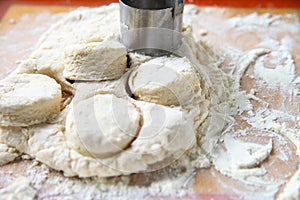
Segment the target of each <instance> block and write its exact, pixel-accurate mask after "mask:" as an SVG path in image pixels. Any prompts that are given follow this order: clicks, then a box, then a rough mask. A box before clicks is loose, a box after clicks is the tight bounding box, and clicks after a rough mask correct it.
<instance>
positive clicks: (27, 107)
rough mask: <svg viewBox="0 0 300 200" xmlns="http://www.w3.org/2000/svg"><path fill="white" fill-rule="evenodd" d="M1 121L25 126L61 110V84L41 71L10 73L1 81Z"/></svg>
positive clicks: (54, 114) (41, 120)
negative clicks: (10, 74)
mask: <svg viewBox="0 0 300 200" xmlns="http://www.w3.org/2000/svg"><path fill="white" fill-rule="evenodd" d="M0 97H1V98H0V125H1V126H28V125H33V124H39V123H42V122H46V121H47V120H50V119H52V118H54V117H55V116H57V115H58V114H59V112H60V103H61V87H60V85H59V84H58V83H56V81H55V80H54V79H52V78H50V77H48V76H45V75H41V74H20V75H12V76H10V77H8V78H6V79H4V80H2V81H0Z"/></svg>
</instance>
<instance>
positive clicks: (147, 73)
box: [129, 57, 201, 106]
mask: <svg viewBox="0 0 300 200" xmlns="http://www.w3.org/2000/svg"><path fill="white" fill-rule="evenodd" d="M129 87H130V90H131V92H132V93H133V95H134V97H135V98H136V99H138V100H142V101H147V102H152V103H157V104H162V105H167V106H171V105H174V106H179V105H182V106H184V105H186V104H189V103H191V102H192V101H193V99H194V98H195V96H196V95H198V91H199V90H201V89H200V79H199V78H198V76H197V74H196V72H195V70H194V69H193V67H192V64H191V63H190V62H189V61H188V59H186V58H176V57H160V58H155V59H153V60H151V61H148V62H145V63H143V64H141V65H140V66H139V67H138V68H137V69H135V70H134V71H133V72H132V73H131V75H130V78H129ZM200 92H201V91H200Z"/></svg>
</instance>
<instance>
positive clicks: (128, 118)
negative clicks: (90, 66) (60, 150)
mask: <svg viewBox="0 0 300 200" xmlns="http://www.w3.org/2000/svg"><path fill="white" fill-rule="evenodd" d="M139 129H140V113H139V111H138V110H137V109H136V108H135V107H134V105H133V104H132V103H130V101H127V100H125V99H121V98H118V97H116V96H115V95H113V94H98V95H95V96H93V97H90V98H88V99H85V100H82V101H79V102H77V103H73V105H72V108H71V110H70V111H69V113H68V116H67V120H66V136H67V138H68V141H69V142H70V145H71V146H72V147H73V148H74V149H76V150H77V151H78V152H80V153H82V154H83V155H86V156H92V157H95V158H107V157H111V156H113V155H115V154H117V153H119V152H121V151H122V150H124V149H125V148H126V147H128V146H129V145H130V143H131V142H132V141H133V140H134V138H135V137H136V136H137V134H138V132H139Z"/></svg>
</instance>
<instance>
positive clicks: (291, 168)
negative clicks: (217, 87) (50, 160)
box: [0, 5, 300, 199]
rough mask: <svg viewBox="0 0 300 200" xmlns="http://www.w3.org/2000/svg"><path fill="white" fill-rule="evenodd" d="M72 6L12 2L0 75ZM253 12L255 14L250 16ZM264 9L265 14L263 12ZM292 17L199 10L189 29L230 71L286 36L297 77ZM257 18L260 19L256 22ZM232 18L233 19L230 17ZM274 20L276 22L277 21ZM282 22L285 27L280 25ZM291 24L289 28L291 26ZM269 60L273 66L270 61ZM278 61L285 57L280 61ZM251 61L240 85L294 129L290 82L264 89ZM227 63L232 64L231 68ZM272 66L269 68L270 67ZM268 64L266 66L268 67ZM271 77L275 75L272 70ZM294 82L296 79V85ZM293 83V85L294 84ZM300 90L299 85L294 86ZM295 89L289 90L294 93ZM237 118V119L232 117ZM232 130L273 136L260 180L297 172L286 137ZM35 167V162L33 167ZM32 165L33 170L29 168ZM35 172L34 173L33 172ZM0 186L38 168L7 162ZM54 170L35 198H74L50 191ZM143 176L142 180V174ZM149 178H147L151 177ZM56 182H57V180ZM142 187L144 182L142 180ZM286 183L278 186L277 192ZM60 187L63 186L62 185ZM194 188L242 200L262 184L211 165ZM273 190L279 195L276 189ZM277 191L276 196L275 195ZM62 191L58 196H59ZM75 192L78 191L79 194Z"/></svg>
mask: <svg viewBox="0 0 300 200" xmlns="http://www.w3.org/2000/svg"><path fill="white" fill-rule="evenodd" d="M72 9H74V8H73V7H56V6H54V7H47V6H21V5H16V6H12V7H11V8H10V9H9V10H8V12H7V13H6V15H5V16H4V18H3V19H2V22H1V26H0V45H1V47H2V48H1V50H0V63H1V68H0V78H1V79H2V78H4V77H5V76H7V75H8V74H9V73H10V72H11V71H12V70H13V69H15V68H16V67H17V64H18V62H19V61H20V60H22V59H25V58H26V57H28V55H29V54H30V53H31V52H32V51H33V49H34V45H35V44H36V42H37V41H38V38H39V36H40V35H41V34H42V33H43V32H44V31H45V30H47V29H48V28H49V27H50V25H51V24H53V23H55V22H56V21H57V20H58V19H60V18H61V17H62V16H63V15H64V12H67V11H70V10H72ZM253 12H256V13H258V14H260V16H262V17H259V16H256V15H249V14H251V13H253ZM264 13H269V14H268V15H263V14H264ZM246 15H248V16H250V17H248V18H247V20H244V21H243V20H242V19H241V18H233V17H236V16H246ZM297 16H298V17H299V16H300V10H288V9H276V10H265V9H259V10H257V9H255V10H254V9H230V8H201V9H200V12H199V14H198V15H197V17H196V19H195V18H193V19H194V21H193V28H194V31H195V34H196V36H197V37H198V38H199V39H202V40H204V41H206V42H207V43H208V44H209V45H212V46H213V48H214V49H216V51H217V52H218V53H219V54H220V55H221V56H223V57H224V64H223V66H224V70H225V71H227V72H229V71H231V70H234V69H233V68H230V67H228V66H230V65H227V64H228V63H230V61H231V59H232V57H233V54H234V55H242V54H244V53H247V52H248V51H250V50H252V49H255V48H257V47H258V44H260V43H262V42H263V41H264V40H265V41H269V39H273V40H276V41H279V43H280V42H282V41H283V40H290V41H292V43H289V42H287V43H289V45H290V50H291V51H292V53H293V59H294V61H295V65H296V68H297V72H296V73H295V76H298V77H299V76H300V27H299V20H298V19H297ZM229 18H232V19H233V20H231V21H230V23H235V25H234V26H232V24H230V23H229V20H228V19H229ZM191 19H192V18H191ZM257 19H259V21H257ZM234 20H236V21H234ZM278 21H279V22H278ZM283 22H286V25H283V24H285V23H283ZM292 25H294V27H292ZM264 62H266V63H268V62H270V65H271V66H272V62H271V61H268V58H267V60H266V61H264ZM282 62H283V63H284V62H285V61H282ZM254 63H255V60H253V62H252V64H251V65H250V67H249V69H248V70H247V72H246V74H245V76H244V77H243V78H242V88H243V89H244V90H245V91H247V92H249V93H253V91H255V95H256V96H257V97H258V98H259V99H260V100H262V101H264V102H267V104H268V105H266V104H263V103H261V102H260V101H256V100H253V104H254V105H255V107H256V108H255V109H259V108H261V107H263V106H265V107H266V108H268V109H272V110H278V111H281V112H282V113H286V114H288V115H291V116H298V118H297V117H296V118H295V119H292V120H290V119H289V118H287V117H284V116H282V119H281V118H279V119H276V120H278V121H279V122H282V123H285V124H286V126H287V127H291V128H294V129H297V130H299V128H300V127H299V126H300V124H299V113H300V97H299V93H298V94H296V95H295V94H292V93H291V92H290V91H289V88H290V86H287V85H284V84H278V85H276V86H274V85H273V86H272V87H269V85H268V83H266V81H263V80H262V79H263V78H261V77H255V76H257V74H256V75H254V74H255V69H254V67H253V64H254ZM231 67H232V66H231ZM271 68H272V67H271ZM271 68H270V69H271ZM274 76H275V74H274ZM295 84H297V83H295ZM295 84H294V85H295ZM295 88H296V89H299V84H298V86H295ZM296 89H295V90H294V91H296ZM237 121H238V122H239V121H240V120H239V118H237ZM235 129H236V132H239V133H241V132H243V131H245V132H247V133H244V134H240V135H239V137H240V138H243V139H244V140H246V141H251V142H256V143H262V144H266V143H267V141H268V140H269V138H272V139H273V142H274V143H273V152H272V154H271V156H270V157H269V159H268V160H267V161H265V162H264V163H263V164H262V165H263V166H264V167H265V168H266V169H267V172H268V173H267V174H266V175H265V177H264V178H265V179H267V180H270V181H272V180H274V181H278V180H280V181H288V180H289V178H290V177H291V176H292V175H293V174H294V173H295V172H296V170H297V163H298V162H299V157H297V155H296V146H295V144H293V143H292V142H291V141H290V140H289V139H287V137H285V136H282V137H281V136H279V135H280V133H278V132H276V130H275V131H274V132H272V131H271V130H267V129H266V130H257V129H254V128H250V126H249V125H248V124H246V123H238V125H237V126H236V128H235ZM36 165H37V166H36ZM33 168H34V169H35V170H33ZM32 173H36V174H32ZM0 174H1V179H0V189H1V188H5V187H6V186H8V185H9V184H10V183H12V182H13V181H14V180H15V179H16V178H17V177H18V176H21V175H22V176H25V177H26V176H31V178H32V177H35V176H36V177H38V176H45V174H44V173H43V167H41V166H39V164H37V163H34V162H33V161H32V160H26V161H24V160H18V161H15V162H13V163H11V164H8V165H6V166H3V167H0ZM61 176H62V175H61V174H60V173H59V172H55V171H50V172H49V174H47V177H48V178H46V179H44V180H43V181H41V183H40V184H41V185H42V187H40V186H39V188H40V189H39V190H38V196H39V197H42V199H51V198H57V199H59V198H60V197H64V198H66V197H68V196H69V197H76V196H78V195H79V194H80V191H75V192H74V193H73V194H60V193H58V194H55V195H57V196H55V195H54V196H51V195H53V194H52V193H51V192H49V191H51V190H52V189H53V188H54V187H56V185H55V183H54V182H53V181H48V180H51V179H55V178H54V177H61ZM145 177H146V178H145ZM148 179H149V177H147V175H143V174H141V175H133V176H132V180H133V182H135V184H140V183H141V182H143V181H149V180H148ZM150 179H151V178H150ZM57 184H59V183H57ZM141 184H142V185H147V183H141ZM284 185H285V184H282V186H281V187H280V189H279V192H280V191H282V189H283V188H284ZM61 187H64V185H61ZM193 187H194V189H195V191H196V194H195V195H192V196H190V197H189V198H191V199H192V198H200V199H233V198H234V199H240V198H241V199H242V198H244V197H248V198H250V199H251V196H252V195H253V196H255V197H256V198H263V197H264V193H265V190H266V188H265V187H257V186H255V185H247V184H245V183H243V182H241V181H238V180H233V179H232V178H229V177H226V176H224V175H222V174H221V173H219V172H218V171H217V170H215V169H214V168H210V169H201V170H199V171H197V173H196V174H195V182H194V184H193ZM279 192H278V193H279ZM278 193H277V194H276V195H278ZM60 195H61V196H60ZM79 196H80V195H79Z"/></svg>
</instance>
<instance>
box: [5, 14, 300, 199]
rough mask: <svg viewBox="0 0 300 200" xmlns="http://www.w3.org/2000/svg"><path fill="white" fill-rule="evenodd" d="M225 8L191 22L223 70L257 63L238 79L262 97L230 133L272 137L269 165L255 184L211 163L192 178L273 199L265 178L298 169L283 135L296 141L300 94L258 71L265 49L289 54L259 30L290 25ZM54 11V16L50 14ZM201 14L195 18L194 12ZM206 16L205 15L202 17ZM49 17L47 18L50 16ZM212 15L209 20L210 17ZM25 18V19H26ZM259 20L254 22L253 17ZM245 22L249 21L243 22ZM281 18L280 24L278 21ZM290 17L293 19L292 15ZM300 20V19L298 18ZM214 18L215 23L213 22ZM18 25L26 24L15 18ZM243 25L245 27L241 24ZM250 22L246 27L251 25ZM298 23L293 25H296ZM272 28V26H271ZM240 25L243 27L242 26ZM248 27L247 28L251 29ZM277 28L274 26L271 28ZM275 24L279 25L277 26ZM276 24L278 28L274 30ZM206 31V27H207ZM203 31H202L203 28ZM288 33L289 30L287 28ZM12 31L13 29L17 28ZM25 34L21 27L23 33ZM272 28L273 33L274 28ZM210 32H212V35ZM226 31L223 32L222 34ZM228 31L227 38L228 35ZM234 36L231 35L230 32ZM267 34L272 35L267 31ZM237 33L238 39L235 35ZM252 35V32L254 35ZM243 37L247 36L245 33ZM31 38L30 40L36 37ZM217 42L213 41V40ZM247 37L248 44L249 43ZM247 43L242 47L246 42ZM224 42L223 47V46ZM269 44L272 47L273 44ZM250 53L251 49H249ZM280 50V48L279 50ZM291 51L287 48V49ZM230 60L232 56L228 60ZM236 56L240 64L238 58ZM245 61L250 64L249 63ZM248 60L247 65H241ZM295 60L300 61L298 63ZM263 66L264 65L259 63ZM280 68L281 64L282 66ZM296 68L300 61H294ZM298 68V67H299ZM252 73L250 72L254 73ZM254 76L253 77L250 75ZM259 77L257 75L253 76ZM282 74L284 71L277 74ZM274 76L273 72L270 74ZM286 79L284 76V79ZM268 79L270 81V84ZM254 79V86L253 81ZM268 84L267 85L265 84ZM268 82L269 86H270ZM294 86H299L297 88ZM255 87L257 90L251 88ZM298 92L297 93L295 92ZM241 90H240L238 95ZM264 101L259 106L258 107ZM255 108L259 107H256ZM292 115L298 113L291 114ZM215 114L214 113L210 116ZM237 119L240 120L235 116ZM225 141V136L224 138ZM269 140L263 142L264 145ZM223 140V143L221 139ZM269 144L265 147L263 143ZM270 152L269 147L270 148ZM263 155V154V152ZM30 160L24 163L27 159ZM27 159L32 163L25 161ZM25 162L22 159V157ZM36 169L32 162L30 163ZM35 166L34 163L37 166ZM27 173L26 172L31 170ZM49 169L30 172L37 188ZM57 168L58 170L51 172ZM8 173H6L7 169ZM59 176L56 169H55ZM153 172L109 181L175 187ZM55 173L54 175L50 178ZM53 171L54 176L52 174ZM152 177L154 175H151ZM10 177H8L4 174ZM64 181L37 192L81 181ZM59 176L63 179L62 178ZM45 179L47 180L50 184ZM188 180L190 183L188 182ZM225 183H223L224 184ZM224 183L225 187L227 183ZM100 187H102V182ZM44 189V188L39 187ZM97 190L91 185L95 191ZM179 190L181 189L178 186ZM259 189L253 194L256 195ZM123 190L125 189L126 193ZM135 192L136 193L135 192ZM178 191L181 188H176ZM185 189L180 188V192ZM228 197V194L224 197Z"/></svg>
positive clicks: (200, 184) (201, 186) (218, 189)
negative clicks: (232, 14)
mask: <svg viewBox="0 0 300 200" xmlns="http://www.w3.org/2000/svg"><path fill="white" fill-rule="evenodd" d="M226 15H227V13H226V10H225V13H223V12H222V10H218V9H207V10H203V11H202V12H200V13H199V16H195V17H196V20H197V21H198V22H199V23H201V24H202V22H203V24H204V22H206V23H208V22H211V21H213V23H211V24H204V25H203V24H202V26H205V27H201V29H200V28H199V27H197V25H198V23H197V22H195V27H196V28H194V30H196V34H197V30H202V32H201V34H200V35H206V36H199V37H202V38H201V39H205V40H207V41H208V43H212V44H213V45H214V46H215V48H218V49H219V50H221V51H223V53H224V54H228V56H227V59H228V60H229V61H228V62H231V64H229V65H224V68H225V70H226V71H230V70H232V71H241V73H238V74H242V72H243V70H242V69H246V68H247V67H248V66H247V65H251V64H252V63H253V62H255V61H257V62H255V65H257V66H258V67H256V68H255V69H256V71H255V73H256V76H255V77H254V76H251V75H252V71H254V70H253V68H252V65H251V66H250V69H249V70H248V71H247V73H246V77H245V78H243V79H242V84H243V87H244V89H246V90H248V92H249V96H250V97H251V95H252V94H256V96H257V97H259V98H260V100H257V99H256V98H255V97H254V96H253V97H252V99H254V101H253V104H254V110H253V111H252V112H248V113H244V114H243V115H242V116H241V118H242V119H244V120H245V121H247V123H249V124H250V125H251V126H247V125H246V124H245V123H238V125H237V126H234V127H233V128H232V129H231V130H229V131H228V132H229V133H233V135H234V136H237V137H241V138H243V139H245V140H248V141H250V142H253V143H261V145H262V146H261V147H262V148H263V147H266V149H267V151H266V152H269V151H270V148H269V147H270V143H268V142H269V141H272V142H271V145H272V147H273V152H272V154H271V156H270V157H269V159H268V160H267V162H263V164H262V165H263V167H265V168H266V170H267V171H268V174H267V175H266V176H264V179H266V181H264V182H261V183H255V184H252V185H251V184H250V185H249V184H248V185H245V184H244V183H241V182H240V181H234V180H232V179H229V178H227V177H225V176H223V175H220V174H219V173H218V172H216V171H215V170H214V169H210V170H200V171H199V172H198V174H197V175H196V180H195V190H196V191H199V192H200V194H207V193H210V194H228V195H232V196H241V197H248V198H251V197H257V198H259V197H263V196H264V197H267V198H269V199H272V197H273V196H274V194H275V193H276V192H277V190H278V186H277V185H276V183H275V185H274V186H270V185H263V184H268V181H273V180H275V181H274V182H278V184H279V185H280V184H283V183H281V181H286V180H288V179H289V177H291V175H292V174H293V173H294V172H295V171H296V164H295V163H296V162H298V161H299V158H297V157H296V155H295V154H296V148H295V146H294V145H293V144H292V143H291V142H290V141H288V140H287V138H286V137H288V138H291V141H293V142H294V143H295V144H297V141H299V134H298V132H297V128H299V118H297V114H298V113H299V94H297V89H298V88H299V87H298V86H297V85H296V82H297V79H295V80H290V79H289V80H287V79H285V78H284V77H283V80H282V81H280V83H284V84H285V85H283V86H286V85H287V84H291V83H292V84H295V85H294V86H295V87H288V89H286V87H283V86H280V87H281V89H275V90H274V85H275V86H277V85H278V82H276V81H275V82H274V80H272V79H270V78H268V79H265V80H264V79H263V77H264V76H262V75H261V74H262V73H265V72H264V71H263V72H262V70H264V68H265V67H264V66H261V64H259V63H262V62H263V60H262V59H264V57H262V56H265V55H266V57H267V55H269V53H268V52H269V51H275V50H276V51H284V52H287V54H288V50H287V49H286V48H285V47H283V48H277V47H278V45H277V46H276V45H274V42H273V43H272V44H273V46H271V47H270V46H266V45H264V44H263V42H262V41H265V40H267V39H268V38H266V37H267V36H268V34H267V33H266V32H267V31H266V32H264V31H263V28H265V29H268V28H270V27H269V26H270V25H272V24H275V25H276V23H277V26H279V27H280V26H283V25H284V26H288V25H286V24H284V22H283V21H282V19H281V17H276V16H275V17H273V16H263V17H262V19H261V18H258V20H257V17H258V16H255V15H251V16H250V17H246V18H233V19H231V20H225V19H223V17H224V16H226ZM53 17H56V16H53ZM198 17H199V18H198ZM205 17H206V18H207V19H208V20H205V19H206V18H205ZM290 17H291V21H292V22H293V19H294V18H293V16H290ZM191 19H192V16H190V17H189V18H188V20H191ZM50 20H51V19H50ZM209 20H210V21H209ZM25 21H26V20H25ZM257 21H258V22H257ZM245 22H247V23H245ZM282 23H283V24H282ZM293 23H296V22H295V21H294V22H293ZM298 23H299V22H298ZM212 24H213V25H212ZM37 25H38V26H40V24H37ZM17 26H24V24H18V23H17V24H16V27H17ZM216 27H217V28H220V27H221V28H222V27H223V28H224V30H225V33H227V34H224V33H222V35H223V36H222V37H221V36H220V35H218V36H220V37H218V38H219V39H220V40H221V41H222V39H223V41H222V45H218V44H217V42H218V40H215V38H213V37H214V36H215V35H214V34H216V35H217V34H220V33H219V32H218V31H211V29H213V28H216ZM245 27H246V30H245ZM249 27H250V28H249ZM257 27H259V30H260V31H261V32H262V33H263V34H262V33H260V34H259V35H258V36H261V35H263V38H259V39H260V40H262V41H259V40H258V39H257V40H253V44H251V42H250V41H248V40H247V43H245V42H240V44H236V43H237V42H239V40H243V37H245V38H248V37H246V36H247V34H249V32H250V33H251V35H252V34H253V32H256V31H258V30H257V29H258V28H257ZM295 27H296V28H295ZM297 27H299V25H298V26H297V25H290V29H291V30H290V29H289V30H284V31H288V32H291V33H299V31H298V30H297ZM271 28H273V27H272V26H271ZM240 29H242V30H240ZM249 29H250V30H249ZM273 29H275V28H273ZM277 29H278V27H277ZM277 29H276V30H277ZM205 32H206V33H205ZM239 32H242V33H243V34H242V37H235V36H234V37H232V34H238V33H239ZM204 33H205V34H204ZM291 33H289V34H291ZM15 34H16V33H15ZM22 34H24V33H22ZM274 34H275V33H274ZM280 34H283V33H278V35H275V36H274V35H272V38H273V39H274V37H275V38H276V37H279V38H278V39H277V38H276V39H277V40H279V41H282V39H280ZM295 35H299V34H295ZM210 37H211V38H210ZM224 37H226V38H224ZM227 37H229V38H227ZM231 37H232V38H231ZM269 37H271V36H269ZM237 38H238V39H239V40H237ZM254 39H256V38H254ZM244 40H245V39H244ZM295 40H296V42H297V41H299V38H295ZM224 41H227V42H228V43H227V44H226V43H225V44H224ZM284 41H289V40H283V42H278V43H279V45H280V44H281V46H283V45H282V44H286V42H284ZM34 42H35V41H33V43H34ZM215 42H216V43H215ZM249 43H250V44H249ZM245 46H246V47H245ZM224 47H225V48H224ZM256 48H266V49H267V51H266V52H265V53H259V55H257V56H252V59H250V57H249V56H246V57H245V56H244V59H241V56H242V55H245V52H248V51H249V52H250V50H252V49H256ZM272 48H273V49H272ZM242 50H244V51H245V52H243V51H242ZM292 52H293V54H294V55H296V56H294V59H295V60H296V66H297V63H299V62H298V60H297V55H299V54H297V53H294V52H299V50H297V46H294V47H293V49H292ZM251 55H253V53H252V54H251ZM274 55H275V56H276V52H275V53H273V55H272V53H270V56H274ZM277 55H278V53H277ZM281 55H282V56H284V54H281ZM288 55H289V54H288ZM290 58H291V57H290V56H285V57H284V58H283V60H284V59H286V60H290ZM230 60H232V61H230ZM240 62H241V63H242V64H240ZM247 63H248V64H247ZM283 63H284V64H283V65H285V66H286V65H287V64H289V63H290V62H285V61H283ZM291 64H292V63H290V65H289V66H288V67H290V68H289V69H287V71H284V72H285V73H287V75H291V76H290V77H291V78H292V79H294V78H296V75H294V76H293V71H292V70H291V69H292V66H291ZM245 65H246V66H245ZM298 66H299V64H298ZM262 67H263V68H262ZM281 68H282V67H281ZM281 68H280V66H279V65H278V68H276V69H275V70H278V73H277V74H279V75H280V72H282V71H280V69H281ZM298 69H299V67H298ZM298 73H299V72H298ZM253 74H254V73H253ZM251 77H252V78H251ZM257 77H262V78H261V79H259V80H256V79H257ZM281 77H282V76H281ZM271 78H272V77H271ZM285 80H287V81H285ZM270 83H271V84H270ZM253 85H254V87H253ZM266 86H267V87H266ZM268 86H269V87H268ZM297 87H298V88H297ZM253 88H255V90H251V89H253ZM278 94H279V98H274V100H273V99H270V97H274V96H278ZM295 94H296V95H295ZM242 96H243V95H241V97H242ZM242 102H244V101H237V102H236V103H242ZM266 105H269V106H268V107H266ZM243 106H249V105H241V107H243ZM259 107H262V108H259ZM257 108H258V109H257ZM295 116H296V117H295ZM212 120H214V119H212ZM238 122H240V121H239V120H238ZM282 134H283V135H286V137H283V136H282ZM270 138H272V140H270ZM225 141H227V142H228V138H227V140H226V138H225ZM266 144H267V145H266ZM225 146H226V144H225ZM267 147H268V148H267ZM269 153H270V152H269ZM261 158H263V157H261ZM263 160H264V159H261V161H263ZM27 164H28V163H27ZM29 164H30V163H29ZM23 165H24V163H23V164H21V165H20V166H23ZM25 166H26V163H25ZM12 167H14V164H13V165H12ZM8 168H9V166H5V167H4V168H3V169H4V171H3V173H4V175H5V172H7V171H6V170H7V169H8ZM29 169H30V168H28V170H25V173H27V174H28V173H29V172H28V171H30V170H29ZM34 169H36V168H34ZM36 170H38V167H37V169H36ZM22 173H24V172H20V174H22ZM161 173H163V174H164V176H165V177H166V179H171V178H170V177H172V174H168V173H167V172H161ZM29 174H30V173H29ZM39 174H43V173H41V172H40V173H39ZM51 174H52V175H53V176H52V175H50V176H49V177H50V179H49V180H48V181H47V180H46V179H45V181H44V182H43V183H39V181H40V180H39V179H36V180H34V178H33V176H31V177H30V176H29V177H30V179H31V182H32V184H35V187H36V188H41V187H46V188H47V183H48V184H49V185H51V183H52V186H53V184H55V183H56V182H57V181H58V178H57V177H56V176H57V174H56V173H55V172H51ZM55 174H56V175H55ZM178 174H180V173H178ZM7 175H8V176H9V173H8V174H7ZM191 175H193V173H191ZM58 176H59V175H58ZM156 176H159V174H158V175H155V174H152V175H142V174H140V175H139V174H138V175H133V176H132V177H131V180H128V179H126V178H124V180H123V181H118V180H115V181H117V182H121V183H120V184H121V185H120V186H118V185H116V184H113V183H112V182H113V181H112V182H111V184H112V185H113V186H112V188H111V189H117V190H118V191H119V192H121V193H120V194H119V195H122V192H124V193H126V194H127V193H129V192H132V191H139V190H138V189H137V188H131V189H132V190H131V189H130V190H129V191H125V190H124V189H122V184H125V185H126V184H128V182H129V183H131V184H133V185H144V186H147V185H149V184H151V183H152V184H153V187H150V188H152V189H153V191H152V193H151V191H150V192H149V191H144V193H143V192H142V190H140V192H139V194H140V195H142V194H146V193H148V194H150V195H151V194H153V195H158V194H161V195H162V194H163V193H159V191H161V190H163V191H166V190H169V191H166V194H167V193H168V192H170V193H171V194H172V192H174V191H173V190H171V189H170V188H169V189H168V184H166V183H168V181H166V182H162V181H160V182H159V183H160V184H159V185H157V187H155V183H154V182H155V181H154V182H153V179H154V180H158V178H157V177H156ZM53 177H54V178H53ZM55 177H56V180H55ZM52 178H53V180H54V181H53V182H51V179H52ZM151 179H152V181H151ZM182 179H184V180H181V181H180V184H181V183H184V182H188V181H189V177H182ZM8 180H9V179H8ZM3 181H4V183H3V185H5V186H6V185H7V183H5V180H3ZM64 181H66V182H67V183H66V184H70V185H71V186H73V187H71V186H70V188H72V189H71V190H70V191H68V192H67V193H69V194H66V190H64V191H59V190H58V188H55V189H53V190H51V192H53V193H54V194H53V193H52V194H50V193H49V190H48V193H47V189H46V190H41V191H40V195H39V197H43V195H45V196H44V197H47V195H48V198H49V196H51V195H54V196H55V195H57V194H62V193H63V194H66V195H74V194H76V192H74V191H76V187H78V189H79V190H83V191H84V188H83V185H78V183H79V182H77V184H76V183H72V181H73V180H65V179H64ZM64 181H63V182H64ZM252 182H255V179H252ZM220 183H224V184H220ZM91 184H92V185H94V187H100V185H99V184H95V183H91ZM49 185H48V186H49ZM188 185H189V184H188ZM222 185H223V186H222ZM162 186H164V187H163V188H161V187H162ZM226 187H227V188H226ZM100 188H101V187H100ZM102 188H104V190H107V188H108V187H107V186H106V187H104V186H103V187H102ZM265 189H267V191H268V192H267V193H266V192H265ZM43 191H44V193H43ZM86 191H89V192H93V190H92V189H91V188H89V189H87V188H86ZM94 192H95V191H94ZM179 192H180V191H179ZM254 194H255V195H257V196H254ZM79 195H80V194H78V193H77V196H79ZM124 195H125V194H124ZM136 195H137V194H136ZM178 195H180V194H178ZM181 195H183V194H181ZM115 196H118V194H116V195H115ZM225 198H226V197H225Z"/></svg>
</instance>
